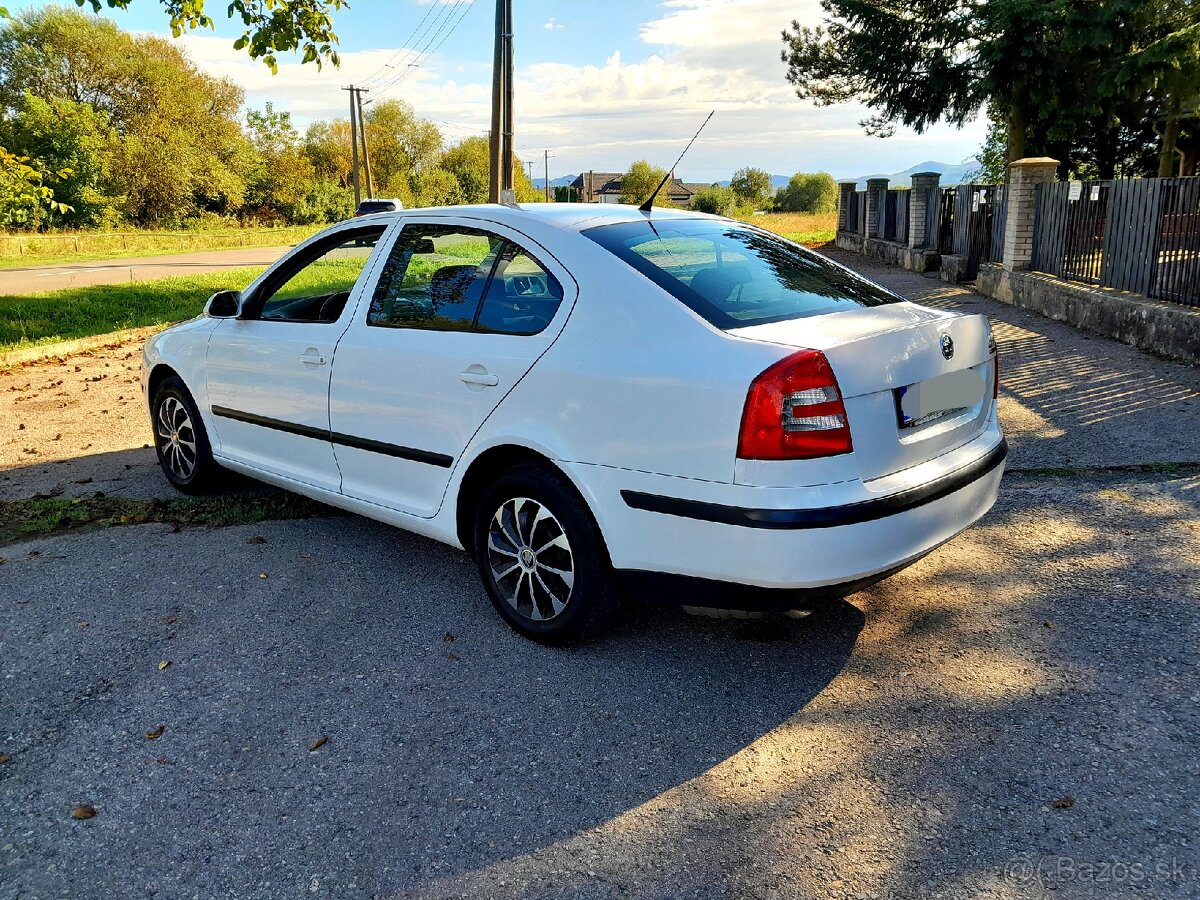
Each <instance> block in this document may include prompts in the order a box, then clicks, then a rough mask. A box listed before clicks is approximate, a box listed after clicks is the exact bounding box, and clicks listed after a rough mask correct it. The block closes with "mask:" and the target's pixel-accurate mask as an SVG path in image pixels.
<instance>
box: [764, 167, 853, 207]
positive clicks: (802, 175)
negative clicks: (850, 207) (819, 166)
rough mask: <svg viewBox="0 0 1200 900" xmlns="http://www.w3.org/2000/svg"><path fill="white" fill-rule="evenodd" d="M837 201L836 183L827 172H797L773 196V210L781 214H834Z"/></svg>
mask: <svg viewBox="0 0 1200 900" xmlns="http://www.w3.org/2000/svg"><path fill="white" fill-rule="evenodd" d="M837 200H838V187H837V182H836V181H834V180H833V176H832V175H830V174H829V173H828V172H817V173H813V174H810V173H806V172H797V173H796V174H795V175H793V176H792V177H791V179H790V180H789V181H788V183H787V185H786V186H785V187H781V188H780V189H779V193H778V194H776V195H775V208H776V209H777V210H779V211H781V212H805V213H827V212H836V211H837Z"/></svg>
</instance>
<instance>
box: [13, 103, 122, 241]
mask: <svg viewBox="0 0 1200 900" xmlns="http://www.w3.org/2000/svg"><path fill="white" fill-rule="evenodd" d="M116 140H117V137H116V133H115V131H114V129H113V128H112V126H111V125H110V124H109V123H108V119H107V117H106V116H105V115H104V114H103V113H100V112H97V111H96V110H95V109H94V108H93V107H91V106H90V105H88V104H86V103H75V102H74V101H71V100H67V99H65V98H61V97H52V98H50V99H49V100H44V99H42V98H40V97H35V96H33V95H32V94H28V93H27V94H25V96H24V97H22V98H21V102H20V105H19V106H18V107H17V109H16V111H15V114H14V115H13V116H12V117H11V118H9V119H8V120H7V121H4V122H2V123H0V144H3V145H4V146H6V147H7V148H8V149H9V150H11V151H12V152H14V153H16V154H19V155H21V156H25V157H28V158H29V159H31V160H33V162H34V164H35V165H36V166H37V167H38V168H40V169H42V170H47V171H54V172H60V173H65V174H63V176H62V177H61V178H59V179H58V180H56V181H55V183H54V185H53V191H54V199H55V200H56V201H57V202H58V203H59V204H60V206H58V207H55V208H51V207H49V206H41V207H40V208H39V210H40V214H39V215H38V216H36V217H34V218H33V219H31V220H30V221H29V222H28V223H27V224H30V225H39V226H40V225H49V224H54V225H58V226H63V227H67V228H96V227H104V226H107V225H112V224H114V223H116V222H118V221H119V220H120V207H121V204H122V202H123V199H124V198H123V197H121V196H120V194H119V193H118V189H117V188H116V187H115V186H114V184H113V181H112V178H111V174H110V172H109V165H108V149H109V147H111V146H112V144H113V143H114V142H115V141H116ZM64 207H69V209H67V208H64Z"/></svg>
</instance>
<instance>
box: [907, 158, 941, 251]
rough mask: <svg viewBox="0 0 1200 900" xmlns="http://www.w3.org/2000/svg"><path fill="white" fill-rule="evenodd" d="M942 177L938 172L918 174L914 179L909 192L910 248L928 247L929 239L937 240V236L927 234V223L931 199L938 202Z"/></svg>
mask: <svg viewBox="0 0 1200 900" xmlns="http://www.w3.org/2000/svg"><path fill="white" fill-rule="evenodd" d="M941 181H942V176H941V174H940V173H938V172H918V173H917V174H916V175H914V176H913V177H912V190H911V191H909V192H908V246H910V247H912V248H914V249H915V248H917V247H927V246H929V242H928V241H927V240H926V238H927V237H932V238H933V240H934V241H936V240H937V235H936V234H935V235H926V234H925V222H926V220H927V219H928V218H929V199H930V198H931V197H932V198H933V199H934V201H935V202H936V200H937V197H938V188H939V186H940V185H941Z"/></svg>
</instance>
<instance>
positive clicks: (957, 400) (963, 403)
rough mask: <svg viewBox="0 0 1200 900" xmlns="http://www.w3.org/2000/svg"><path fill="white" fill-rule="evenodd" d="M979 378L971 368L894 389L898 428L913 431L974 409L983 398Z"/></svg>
mask: <svg viewBox="0 0 1200 900" xmlns="http://www.w3.org/2000/svg"><path fill="white" fill-rule="evenodd" d="M983 390H984V384H983V376H982V375H980V374H979V373H978V372H976V371H975V370H974V369H963V370H962V371H960V372H947V373H946V374H945V375H938V376H937V377H936V378H930V379H929V380H927V381H919V382H917V383H916V384H910V385H908V386H906V387H902V388H896V413H897V415H898V417H899V420H900V427H901V428H915V427H917V426H918V425H924V424H925V423H926V422H932V421H934V420H935V419H941V418H944V417H945V416H950V415H954V414H955V413H958V412H962V411H963V410H965V409H970V408H971V407H973V406H976V405H977V404H978V403H979V401H981V400H982V399H983Z"/></svg>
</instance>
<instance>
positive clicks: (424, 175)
mask: <svg viewBox="0 0 1200 900" xmlns="http://www.w3.org/2000/svg"><path fill="white" fill-rule="evenodd" d="M413 194H414V196H415V199H416V202H417V205H418V206H452V205H454V204H455V203H459V202H461V200H460V199H459V198H460V197H461V194H460V193H459V187H458V179H457V178H455V177H454V173H453V172H448V171H446V170H445V169H426V170H424V171H422V172H419V173H418V174H417V175H416V176H415V178H414V179H413Z"/></svg>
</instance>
